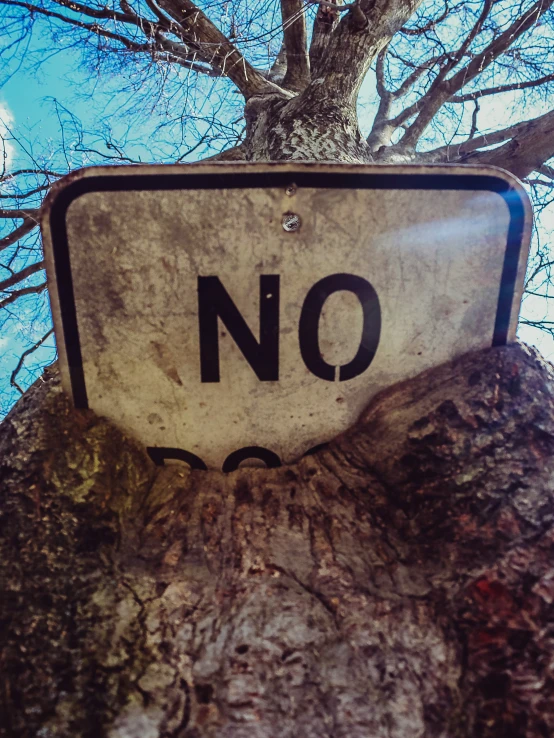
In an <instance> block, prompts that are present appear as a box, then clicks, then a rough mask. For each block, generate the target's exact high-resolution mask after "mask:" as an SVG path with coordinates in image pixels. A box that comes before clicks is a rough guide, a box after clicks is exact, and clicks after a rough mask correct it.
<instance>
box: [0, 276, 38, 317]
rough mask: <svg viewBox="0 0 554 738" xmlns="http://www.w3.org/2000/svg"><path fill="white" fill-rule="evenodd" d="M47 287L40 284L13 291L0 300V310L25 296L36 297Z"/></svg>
mask: <svg viewBox="0 0 554 738" xmlns="http://www.w3.org/2000/svg"><path fill="white" fill-rule="evenodd" d="M47 287H48V285H47V283H46V282H43V283H42V284H37V285H34V286H32V287H22V288H21V289H20V290H14V291H13V292H10V293H9V295H8V297H6V298H5V299H4V300H0V310H2V309H3V308H6V307H8V305H11V304H12V303H14V302H15V301H16V300H18V299H19V298H20V297H24V296H25V295H38V294H40V293H41V292H44V290H45V289H46V288H47Z"/></svg>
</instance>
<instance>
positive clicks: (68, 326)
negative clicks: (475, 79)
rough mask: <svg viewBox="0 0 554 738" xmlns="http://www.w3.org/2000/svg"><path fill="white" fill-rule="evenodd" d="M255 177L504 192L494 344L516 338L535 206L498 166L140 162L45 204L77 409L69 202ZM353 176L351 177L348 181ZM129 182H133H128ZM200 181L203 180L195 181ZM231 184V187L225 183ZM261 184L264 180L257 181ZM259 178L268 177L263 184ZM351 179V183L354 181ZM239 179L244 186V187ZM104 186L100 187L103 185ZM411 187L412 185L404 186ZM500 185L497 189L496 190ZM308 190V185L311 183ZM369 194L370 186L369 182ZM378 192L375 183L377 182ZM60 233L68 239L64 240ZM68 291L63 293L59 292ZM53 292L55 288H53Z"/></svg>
mask: <svg viewBox="0 0 554 738" xmlns="http://www.w3.org/2000/svg"><path fill="white" fill-rule="evenodd" d="M323 174H327V175H329V176H330V179H332V180H334V182H333V183H332V184H330V183H329V184H328V183H327V182H326V183H325V184H323V185H322V180H321V175H323ZM253 175H254V177H253V180H252V182H251V183H250V186H275V185H276V184H279V182H278V181H277V180H280V179H283V178H284V177H286V178H287V183H288V182H290V177H291V176H294V175H296V176H297V177H301V179H302V180H306V179H308V180H310V179H311V178H312V177H314V179H316V180H317V181H314V182H313V183H312V184H313V186H318V187H321V186H329V187H331V186H334V187H336V186H337V185H340V184H341V183H342V186H346V187H348V186H352V179H359V178H360V177H365V178H367V179H371V180H375V178H376V177H377V178H378V179H380V180H382V182H383V183H384V182H385V181H386V180H388V181H389V182H390V181H392V178H394V179H404V180H406V178H407V179H410V180H412V182H411V184H412V185H413V184H417V183H418V182H421V181H422V180H428V182H427V184H431V181H432V180H434V181H435V183H436V182H437V181H438V182H439V183H440V182H441V180H442V181H443V184H444V179H447V180H449V179H450V178H452V182H453V183H454V182H455V180H458V184H460V180H462V179H463V180H465V183H466V184H467V183H471V181H473V183H475V181H476V180H481V182H482V184H485V183H488V185H489V186H485V187H460V186H458V187H456V186H454V187H442V188H441V187H437V186H434V187H421V186H412V187H409V188H408V187H406V186H404V187H401V186H398V185H396V186H395V187H390V186H389V187H386V189H455V190H456V189H482V190H486V191H492V192H495V193H496V194H498V195H499V196H500V197H502V199H503V200H504V202H505V203H506V205H507V207H508V210H509V212H510V226H509V232H508V239H507V244H506V252H505V259H504V266H503V271H502V278H501V284H500V288H499V295H498V303H497V315H496V321H495V327H494V331H493V341H492V346H501V345H505V344H506V343H509V342H512V341H514V340H515V336H516V330H517V323H518V313H519V310H518V309H514V308H516V307H518V308H519V305H520V302H521V297H522V294H523V288H524V280H525V266H526V264H527V256H528V252H529V247H530V238H531V229H532V208H531V203H530V201H529V198H528V196H527V193H526V191H525V189H524V187H523V184H522V183H521V182H520V181H519V180H518V179H517V177H515V176H514V175H512V174H511V173H510V172H507V171H505V170H503V169H501V168H499V167H484V166H479V167H476V166H471V165H449V164H446V165H445V164H431V165H413V164H411V165H381V164H337V163H333V162H329V163H326V162H268V163H252V162H213V163H209V162H208V163H203V162H199V163H195V164H161V165H160V164H138V165H125V166H119V167H113V166H97V167H85V168H83V169H79V170H76V171H75V172H72V173H70V174H68V175H66V176H65V177H63V178H61V179H60V180H58V182H56V183H55V184H54V185H53V187H52V188H51V190H50V192H49V193H48V195H47V197H46V199H45V205H44V211H43V214H42V218H41V229H42V233H43V241H44V256H45V262H46V272H47V280H48V284H49V288H50V289H49V292H50V302H51V308H52V315H53V322H54V328H55V331H56V335H58V336H59V335H63V339H64V340H63V341H59V342H58V344H57V345H58V355H59V361H60V365H61V366H62V367H63V369H62V372H61V373H62V385H63V387H64V389H65V390H66V392H68V394H70V396H72V398H73V402H74V405H75V407H77V408H88V398H87V391H86V382H85V377H84V371H83V362H82V356H81V347H80V337H79V327H78V322H77V315H76V308H75V298H74V294H73V284H72V273H71V262H70V254H69V245H68V243H67V234H66V232H65V215H66V213H67V210H68V208H69V206H70V204H71V203H72V202H73V201H74V200H75V199H77V198H78V197H79V196H81V195H82V194H85V193H88V192H95V191H102V190H104V191H105V190H108V191H110V190H111V191H113V190H125V191H131V190H144V189H147V188H146V187H144V186H139V187H137V186H136V182H137V178H138V179H139V181H140V180H144V179H146V180H151V182H150V187H149V188H148V189H160V190H163V189H168V186H167V178H169V180H171V179H175V183H174V185H173V186H171V187H170V189H190V188H194V189H196V188H199V189H220V188H222V187H229V184H230V183H229V178H230V177H234V181H233V184H234V186H238V187H240V186H247V185H246V184H245V183H242V184H241V181H242V180H243V178H244V177H246V179H250V178H252V176H253ZM133 178H134V179H135V186H134V187H129V186H127V185H128V184H130V183H131V182H130V180H131V179H133ZM158 178H163V179H164V180H166V182H165V183H158V184H159V186H156V187H152V184H153V183H154V182H153V180H155V179H158ZM345 178H346V179H345ZM206 179H207V180H212V184H211V185H210V186H209V187H206V186H202V184H201V183H202V181H204V183H205V182H206ZM125 180H127V182H126V181H125ZM177 180H180V181H181V183H183V180H190V185H189V187H187V188H184V187H183V186H182V184H181V185H180V186H178V183H177ZM195 180H196V182H195ZM217 180H227V181H226V182H225V183H224V182H223V181H217ZM256 180H257V181H258V182H259V183H256ZM260 180H262V181H261V182H260ZM349 180H350V185H349V184H348V181H349ZM237 181H238V184H237ZM100 184H101V185H102V186H100V187H99V186H98V185H100ZM405 184H406V183H405ZM493 184H494V186H493ZM305 186H309V185H305ZM366 187H368V189H369V188H370V187H369V185H366ZM373 187H375V184H373ZM59 236H61V238H60V237H59ZM60 287H61V289H60ZM52 288H54V289H52Z"/></svg>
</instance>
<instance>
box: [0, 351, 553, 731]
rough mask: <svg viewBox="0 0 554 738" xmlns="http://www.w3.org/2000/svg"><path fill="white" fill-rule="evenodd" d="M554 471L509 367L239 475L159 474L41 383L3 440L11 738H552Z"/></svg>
mask: <svg viewBox="0 0 554 738" xmlns="http://www.w3.org/2000/svg"><path fill="white" fill-rule="evenodd" d="M553 450H554V375H553V373H552V370H551V368H550V366H548V365H547V364H546V363H544V362H543V361H542V360H541V359H540V358H539V357H538V356H537V355H536V354H535V353H533V352H532V351H531V350H529V349H527V348H525V347H523V346H521V345H512V346H508V347H505V348H497V349H491V350H488V351H483V352H479V353H474V354H469V355H466V356H464V357H462V358H460V359H458V360H456V361H453V362H451V363H449V364H446V365H443V366H441V367H438V368H436V369H432V370H430V371H427V372H425V373H424V374H422V375H420V376H418V377H416V378H415V379H412V380H409V381H407V382H404V383H402V384H400V385H397V386H395V387H392V388H390V389H389V390H387V391H385V392H383V393H381V394H380V395H379V396H378V397H377V398H375V400H374V401H373V402H372V403H371V405H370V406H369V408H368V409H367V411H366V412H365V413H364V414H363V416H362V417H361V418H360V420H359V422H358V423H357V424H356V425H355V426H354V427H353V428H352V429H350V430H349V431H348V432H347V433H345V434H343V435H342V436H340V437H338V438H337V439H335V440H334V441H333V442H331V443H330V444H329V445H328V446H327V447H325V448H323V449H322V450H321V451H320V452H318V453H317V454H315V455H313V456H309V457H306V458H304V459H302V460H301V461H299V462H298V463H297V464H295V465H292V466H288V467H282V468H279V469H272V470H265V469H242V470H239V471H237V472H234V473H232V474H229V475H223V474H221V473H218V472H190V471H189V470H188V469H187V468H186V467H184V466H173V467H164V468H161V469H156V468H155V467H153V466H152V464H151V463H150V461H149V459H148V457H147V456H146V454H145V453H144V450H143V449H141V448H140V447H139V446H137V444H135V443H134V442H133V441H132V440H130V439H128V438H126V437H125V436H124V435H122V434H121V433H120V432H119V431H118V430H117V429H116V428H115V427H114V426H112V425H110V424H109V423H108V422H107V421H105V420H103V419H101V418H97V417H96V416H94V414H93V413H91V412H90V411H76V410H74V409H72V407H71V406H70V403H69V400H68V399H67V398H66V397H65V395H64V394H63V392H62V391H61V389H60V386H59V381H58V379H57V377H56V376H55V375H53V374H52V373H50V374H47V375H45V376H44V378H43V379H42V380H40V381H38V382H37V383H36V384H35V385H34V387H33V388H32V389H31V390H30V391H29V392H28V393H27V394H26V395H25V396H24V397H23V398H22V399H21V401H20V402H19V403H18V405H17V406H16V408H15V409H14V410H13V411H12V412H11V413H10V415H9V416H8V418H7V419H6V420H5V421H4V423H3V424H2V427H1V431H0V483H1V485H0V486H1V490H2V501H1V509H0V513H1V518H0V520H1V526H0V541H1V544H0V545H1V550H2V561H3V573H2V578H1V584H2V590H3V592H2V596H1V598H0V611H1V615H0V621H1V622H2V633H3V635H2V644H1V645H2V650H1V653H2V669H1V674H2V687H1V690H0V694H1V697H0V735H1V736H3V737H4V736H5V737H6V738H8V737H9V738H16V737H18V736H29V737H31V736H41V738H49V737H50V736H56V738H62V737H63V738H65V736H68V737H69V736H72V737H73V736H79V737H80V736H83V737H88V736H90V737H91V738H92V736H94V737H95V738H98V737H99V736H110V738H131V737H132V736H137V737H138V736H141V738H147V737H148V738H149V737H150V736H152V737H154V736H163V737H171V738H195V737H199V736H202V737H204V736H206V737H208V738H209V737H211V736H218V737H220V736H225V737H227V736H232V737H233V738H235V737H237V736H241V737H242V736H247V735H248V736H249V737H251V736H254V738H255V737H256V736H260V737H261V736H264V737H267V736H271V737H272V738H273V737H274V736H275V737H276V736H291V737H292V736H294V737H295V738H297V737H301V738H305V737H310V738H311V737H312V736H313V737H314V738H315V737H316V736H317V738H321V736H332V737H333V738H338V737H339V736H354V737H357V736H359V737H360V738H362V736H363V738H370V737H371V738H373V737H377V736H394V738H404V737H405V738H408V737H410V738H412V737H413V736H425V738H432V737H434V736H437V737H438V736H441V737H444V738H470V736H471V738H477V737H479V738H481V737H484V738H508V736H509V738H517V737H518V736H521V737H523V736H525V737H526V738H534V737H535V736H537V738H538V737H539V736H540V737H541V738H542V737H543V736H548V735H553V734H554V703H553V701H552V699H551V697H552V694H553V692H554V661H553V658H554V657H553V653H554V610H553V602H554V575H553V573H552V560H553V555H554V526H553V513H554V505H553V498H554V491H553V484H552V480H553V475H554V454H553Z"/></svg>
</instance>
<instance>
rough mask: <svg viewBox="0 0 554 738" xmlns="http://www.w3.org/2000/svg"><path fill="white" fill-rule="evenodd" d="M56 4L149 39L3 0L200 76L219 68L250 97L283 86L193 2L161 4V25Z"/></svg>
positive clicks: (178, 0) (165, 0) (169, 0)
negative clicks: (165, 56) (163, 56)
mask: <svg viewBox="0 0 554 738" xmlns="http://www.w3.org/2000/svg"><path fill="white" fill-rule="evenodd" d="M54 2H55V3H56V4H57V5H59V6H62V7H64V8H67V9H69V10H70V11H71V12H73V13H81V14H82V15H83V16H85V17H87V18H88V17H91V18H95V19H97V20H109V21H112V22H114V23H116V24H119V27H121V28H122V29H123V28H124V27H126V26H132V27H134V28H138V29H140V30H141V31H142V33H143V34H144V36H145V41H142V42H139V41H136V40H135V39H133V38H130V37H128V36H125V35H123V33H120V32H115V31H111V30H109V29H108V28H106V27H104V26H102V25H100V24H98V23H87V22H85V21H83V20H79V19H78V18H74V17H72V16H69V15H64V14H63V13H60V12H57V11H53V10H49V9H47V8H44V7H42V6H39V5H34V4H32V3H28V2H24V1H23V0H0V5H5V6H11V7H18V8H22V9H24V10H27V11H28V12H29V13H30V14H31V15H33V14H38V15H43V16H47V17H49V18H55V19H56V20H59V21H61V22H63V23H67V24H69V25H72V26H75V27H78V28H81V29H83V30H86V31H88V32H90V33H91V34H95V35H97V36H102V37H104V38H107V39H110V40H112V41H115V42H117V43H119V44H121V45H122V46H123V47H124V48H126V49H127V50H129V51H134V52H137V53H148V54H156V53H158V54H159V52H160V51H165V52H167V53H169V54H171V55H172V57H173V60H174V61H179V63H181V64H182V65H183V66H186V67H188V68H190V69H193V70H194V71H197V72H204V73H208V74H212V75H213V73H214V72H213V69H212V67H215V68H216V69H217V70H218V72H219V74H221V75H225V76H227V77H229V78H230V79H231V80H232V81H233V82H234V83H235V84H236V86H237V87H238V88H239V90H240V91H241V92H242V93H243V95H244V96H245V97H246V98H247V99H248V98H249V97H251V96H252V95H255V94H263V93H264V92H278V91H279V88H278V87H276V86H275V85H273V84H272V83H271V82H269V81H268V80H266V79H265V78H264V77H263V75H261V74H260V73H259V72H258V71H257V70H255V69H254V67H252V65H251V64H249V62H247V61H246V59H245V58H244V57H243V56H242V54H241V53H240V52H239V51H238V49H237V48H236V46H235V45H234V44H232V43H231V42H230V41H229V39H228V38H227V37H226V36H225V35H224V34H223V33H221V31H219V30H218V29H217V28H216V26H215V25H214V24H213V23H212V22H211V21H210V20H209V19H208V18H207V16H206V15H205V14H204V13H203V12H202V10H200V8H198V7H197V6H196V5H194V3H192V2H191V1H190V0H161V2H160V3H159V7H160V9H158V12H157V17H158V20H157V21H156V22H154V21H152V20H150V19H148V18H144V17H142V16H138V15H136V14H135V13H134V12H131V11H130V6H129V5H128V4H127V6H126V7H127V8H129V11H128V12H126V13H119V12H117V11H114V10H112V9H110V8H100V9H96V8H91V7H89V6H87V5H83V4H81V3H73V2H69V1H67V2H66V0H54ZM149 7H151V8H156V5H155V4H154V2H153V0H150V2H149ZM161 11H164V12H165V13H167V15H168V16H170V19H166V17H165V16H164V14H163V13H162V12H161ZM116 27H117V26H116ZM164 33H173V34H174V35H176V36H178V37H180V38H182V40H183V42H184V44H185V46H184V47H182V48H180V47H179V45H178V44H176V43H175V42H173V41H171V40H170V39H168V38H166V37H165V36H164ZM199 61H200V62H204V63H206V64H208V65H209V66H208V68H204V67H202V66H201V65H200V64H198V63H197V62H199Z"/></svg>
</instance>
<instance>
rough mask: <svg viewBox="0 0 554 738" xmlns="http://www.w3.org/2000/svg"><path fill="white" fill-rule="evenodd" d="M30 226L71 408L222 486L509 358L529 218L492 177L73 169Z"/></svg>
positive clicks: (499, 177)
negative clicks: (441, 383)
mask: <svg viewBox="0 0 554 738" xmlns="http://www.w3.org/2000/svg"><path fill="white" fill-rule="evenodd" d="M42 227H43V233H44V241H45V254H46V263H47V272H48V279H49V284H50V296H51V301H52V310H53V314H54V325H55V328H56V335H57V339H58V347H59V355H60V365H61V372H62V379H63V383H64V387H65V389H66V390H67V391H68V392H69V393H70V394H71V396H72V397H73V400H74V403H75V405H76V406H77V407H80V408H85V407H90V408H92V409H93V410H95V411H96V412H97V413H98V414H100V415H104V416H106V417H108V418H110V419H112V420H113V421H115V422H116V423H117V424H118V425H119V426H120V427H122V428H124V429H125V430H127V431H128V432H130V433H131V434H133V435H134V436H135V437H137V438H138V439H139V440H140V441H142V442H143V443H144V444H145V445H146V446H147V447H148V448H149V453H150V455H151V457H152V458H153V459H154V460H155V461H156V462H157V463H163V461H165V460H169V459H181V460H184V461H187V462H188V463H190V464H191V465H192V466H194V467H196V468H208V467H209V468H223V469H224V471H230V470H232V469H234V468H237V466H238V465H239V464H240V463H241V462H242V461H248V462H249V463H253V460H254V463H255V460H256V459H259V460H260V462H259V463H261V462H263V463H265V464H267V465H268V466H272V465H277V464H279V463H281V462H282V463H287V462H290V461H293V460H294V459H296V458H298V457H299V456H301V455H302V454H304V453H306V452H308V451H309V450H310V449H312V448H313V447H315V446H317V445H319V444H321V443H324V442H325V441H328V440H330V439H331V438H332V437H333V436H335V435H336V434H337V433H340V432H341V431H343V430H345V429H346V428H347V427H348V426H349V425H351V424H352V423H353V422H354V421H355V420H356V418H357V417H358V415H359V414H360V412H361V411H362V410H363V409H364V407H365V406H366V405H367V403H368V401H369V400H370V399H371V397H372V396H373V395H375V394H376V392H378V391H379V390H381V389H383V388H384V387H387V386H389V385H392V384H394V383H395V382H398V381H400V380H403V379H407V378H408V377H411V376H414V375H416V374H418V373H419V372H421V371H423V370H424V369H427V368H429V367H431V366H435V365H437V364H441V363H443V362H445V361H448V360H449V359H452V358H454V357H456V356H459V355H461V354H463V353H466V352H468V351H471V350H475V349H482V348H486V347H489V346H499V345H503V344H505V343H507V342H509V341H512V340H514V338H515V331H516V325H517V318H518V311H519V304H520V299H521V292H522V288H523V280H524V276H525V267H526V262H527V254H528V248H529V234H530V230H531V215H530V206H529V203H528V200H527V197H526V195H525V192H524V190H523V188H522V186H521V185H520V183H519V182H518V181H517V180H516V179H514V178H513V177H512V176H511V175H509V174H507V173H506V172H503V171H501V170H497V169H483V168H479V169H476V168H469V167H467V168H466V167H444V166H442V167H383V166H362V165H336V164H335V165H333V164H319V163H313V164H308V163H292V162H291V163H279V164H235V163H233V164H211V165H210V164H203V165H202V164H200V165H194V166H192V165H188V166H177V165H176V166H139V167H117V168H108V167H105V168H90V169H84V170H81V171H79V172H77V173H75V174H72V175H70V176H68V177H66V178H65V179H64V180H61V181H60V182H59V183H58V184H57V185H55V186H54V188H53V191H52V193H51V194H50V195H49V198H48V205H47V210H46V216H45V218H44V221H43V226H42Z"/></svg>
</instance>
